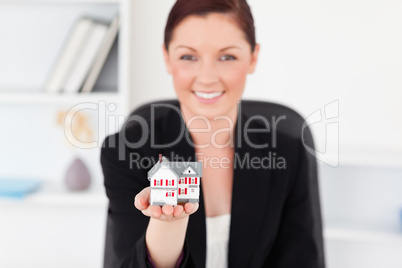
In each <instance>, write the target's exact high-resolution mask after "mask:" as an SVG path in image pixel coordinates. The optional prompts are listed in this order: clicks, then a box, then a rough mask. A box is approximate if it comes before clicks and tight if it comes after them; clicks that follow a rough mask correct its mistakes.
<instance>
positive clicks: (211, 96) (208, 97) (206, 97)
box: [194, 91, 224, 103]
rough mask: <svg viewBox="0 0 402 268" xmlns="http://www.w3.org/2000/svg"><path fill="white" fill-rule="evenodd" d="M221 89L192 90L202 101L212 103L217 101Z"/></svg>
mask: <svg viewBox="0 0 402 268" xmlns="http://www.w3.org/2000/svg"><path fill="white" fill-rule="evenodd" d="M223 93H224V92H223V91H214V92H202V91H194V94H195V96H196V97H197V99H198V100H199V101H201V102H203V103H214V102H216V101H218V100H219V99H220V98H221V97H222V95H223Z"/></svg>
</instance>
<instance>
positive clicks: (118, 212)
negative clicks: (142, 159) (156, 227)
mask: <svg viewBox="0 0 402 268" xmlns="http://www.w3.org/2000/svg"><path fill="white" fill-rule="evenodd" d="M118 139H119V136H118V134H114V135H110V136H108V137H107V138H106V139H105V141H104V142H103V144H102V149H101V157H100V160H101V166H102V171H103V176H104V185H105V190H106V195H107V197H108V199H109V206H108V212H107V222H106V240H105V252H104V267H105V268H109V267H110V268H111V267H141V268H145V267H152V266H151V264H150V263H149V261H148V260H147V251H146V244H145V231H146V228H147V226H148V222H149V218H148V217H146V216H145V215H143V214H142V213H141V212H140V211H139V210H137V209H136V208H135V206H134V197H135V195H136V194H137V193H138V192H140V191H141V190H142V189H143V188H145V187H147V184H146V181H147V179H146V178H147V176H146V174H145V173H144V171H142V170H141V169H139V168H132V169H130V167H129V161H128V160H127V159H121V157H122V156H121V155H120V154H119V150H120V152H121V148H119V147H120V146H119V142H118ZM123 155H124V157H125V158H127V157H128V155H127V154H123ZM119 159H120V160H119Z"/></svg>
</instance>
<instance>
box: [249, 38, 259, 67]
mask: <svg viewBox="0 0 402 268" xmlns="http://www.w3.org/2000/svg"><path fill="white" fill-rule="evenodd" d="M259 52H260V44H255V48H254V52H253V53H252V54H251V61H250V67H249V69H248V73H249V74H252V73H254V70H255V67H256V65H257V60H258V53H259Z"/></svg>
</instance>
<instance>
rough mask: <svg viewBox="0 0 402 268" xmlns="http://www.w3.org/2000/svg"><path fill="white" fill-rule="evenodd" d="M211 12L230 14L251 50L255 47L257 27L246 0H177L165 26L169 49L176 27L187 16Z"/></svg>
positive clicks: (165, 40) (165, 39)
mask: <svg viewBox="0 0 402 268" xmlns="http://www.w3.org/2000/svg"><path fill="white" fill-rule="evenodd" d="M211 12H217V13H224V14H229V15H231V16H232V17H233V19H234V20H235V22H236V23H237V24H238V26H239V27H240V29H241V30H242V31H243V32H244V35H245V38H246V40H247V42H248V43H249V44H250V46H251V52H253V51H254V48H255V44H256V41H255V27H254V19H253V15H252V14H251V10H250V7H249V5H248V4H247V2H246V0H177V1H176V3H175V4H174V6H173V7H172V9H171V10H170V13H169V17H168V20H167V23H166V27H165V38H164V42H165V43H164V44H165V48H166V50H169V43H170V41H171V39H172V34H173V30H174V28H175V27H176V26H177V25H178V24H179V23H180V22H181V21H182V20H183V19H185V18H186V17H187V16H190V15H199V16H206V15H208V14H209V13H211Z"/></svg>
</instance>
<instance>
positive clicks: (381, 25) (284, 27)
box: [131, 0, 402, 166]
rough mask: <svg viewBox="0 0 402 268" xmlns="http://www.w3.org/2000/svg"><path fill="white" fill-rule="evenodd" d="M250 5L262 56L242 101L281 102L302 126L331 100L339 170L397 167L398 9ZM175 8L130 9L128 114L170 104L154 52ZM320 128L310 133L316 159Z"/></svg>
mask: <svg viewBox="0 0 402 268" xmlns="http://www.w3.org/2000/svg"><path fill="white" fill-rule="evenodd" d="M248 2H249V4H250V6H251V8H252V12H253V14H254V19H255V25H256V36H257V42H258V43H260V44H261V51H260V58H259V63H258V66H257V69H256V72H255V73H254V74H252V75H250V76H249V80H248V83H247V86H246V90H245V93H244V98H245V99H262V100H267V101H274V102H279V103H283V104H286V105H289V106H290V107H292V108H294V109H296V110H297V111H299V112H301V113H302V115H303V116H305V117H308V116H309V115H310V114H312V113H313V112H315V111H316V110H317V109H320V108H323V107H324V106H325V105H327V104H329V103H331V102H333V101H336V100H338V101H339V118H337V119H335V121H338V122H339V147H340V159H339V160H340V163H341V164H359V165H360V164H365V163H366V164H367V163H370V164H376V163H378V162H377V161H378V159H379V158H382V162H381V165H387V166H389V165H391V166H395V165H398V166H402V139H401V138H400V137H401V136H402V124H401V123H399V121H400V120H399V119H400V115H402V106H401V105H398V104H399V101H400V100H402V91H401V90H400V89H401V86H402V80H401V79H400V73H401V71H402V50H401V49H400V48H401V47H402V36H401V35H400V34H399V32H400V25H401V23H402V17H401V16H400V14H402V3H401V2H400V1H396V0H395V1H380V0H377V1H363V0H352V1H313V0H308V1H297V0H291V1H260V0H249V1H248ZM173 3H174V1H172V0H169V1H156V0H147V1H145V0H139V1H136V2H135V4H134V14H136V16H135V18H134V24H133V25H134V26H133V29H134V34H133V38H134V39H135V40H134V43H135V46H134V48H133V49H134V56H133V58H132V61H133V66H134V70H133V87H132V88H133V89H132V98H131V103H132V107H135V106H137V105H139V104H141V103H144V102H147V101H150V100H155V99H163V98H174V97H175V93H174V90H173V86H172V80H171V77H170V76H169V75H168V74H167V72H166V69H165V66H164V62H163V55H162V48H161V45H162V43H163V32H164V27H165V23H166V20H167V16H168V12H169V10H170V8H171V6H172V5H173ZM325 127H326V125H325V124H324V123H323V124H318V125H314V126H313V127H312V128H313V131H314V134H315V138H316V141H317V147H318V148H319V150H320V151H325V148H326V147H325V138H326V134H325ZM334 142H335V141H334ZM333 145H334V146H337V144H336V142H335V143H334V144H333Z"/></svg>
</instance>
